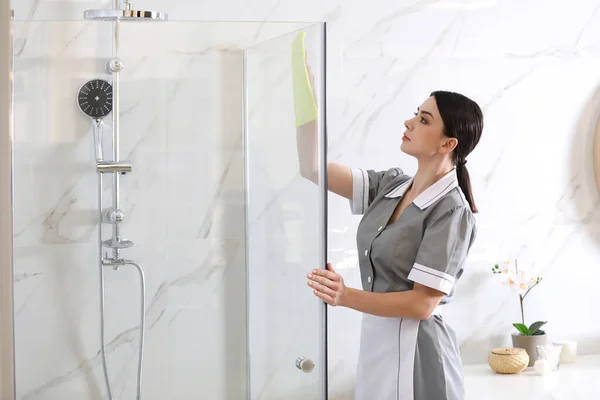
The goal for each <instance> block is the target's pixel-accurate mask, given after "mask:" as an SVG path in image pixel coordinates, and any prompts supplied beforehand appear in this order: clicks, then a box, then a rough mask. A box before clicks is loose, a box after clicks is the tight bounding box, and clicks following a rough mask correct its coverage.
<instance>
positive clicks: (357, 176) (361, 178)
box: [350, 169, 369, 215]
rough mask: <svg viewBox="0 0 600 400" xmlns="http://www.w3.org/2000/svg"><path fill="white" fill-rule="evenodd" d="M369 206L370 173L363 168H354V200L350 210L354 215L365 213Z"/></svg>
mask: <svg viewBox="0 0 600 400" xmlns="http://www.w3.org/2000/svg"><path fill="white" fill-rule="evenodd" d="M368 206H369V174H367V171H365V170H362V169H352V200H350V210H351V211H352V214H353V215H361V214H364V212H365V210H366V209H367V207H368Z"/></svg>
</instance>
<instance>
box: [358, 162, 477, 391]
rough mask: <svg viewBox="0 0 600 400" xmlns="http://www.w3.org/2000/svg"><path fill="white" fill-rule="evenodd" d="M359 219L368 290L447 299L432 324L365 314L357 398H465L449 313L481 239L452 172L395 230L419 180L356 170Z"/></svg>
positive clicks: (407, 212)
mask: <svg viewBox="0 0 600 400" xmlns="http://www.w3.org/2000/svg"><path fill="white" fill-rule="evenodd" d="M352 179H353V199H352V200H351V201H350V205H351V208H352V213H353V214H363V217H362V220H361V222H360V225H359V227H358V232H357V244H358V256H359V264H360V273H361V280H362V285H363V289H364V290H367V291H372V292H378V293H384V292H401V291H405V290H411V289H412V288H413V286H414V283H415V282H417V283H419V284H421V285H425V286H428V287H431V288H435V289H437V290H439V291H441V292H443V293H444V294H445V296H444V298H443V299H442V301H441V302H440V306H438V308H437V309H436V311H435V312H434V315H432V317H431V318H429V319H428V320H425V321H419V320H416V319H411V318H383V317H376V316H373V315H370V314H363V319H362V328H361V340H360V352H359V360H358V371H357V378H356V389H355V390H356V391H355V393H356V395H355V399H356V400H462V399H464V385H463V374H462V362H461V357H460V353H459V349H458V343H457V341H456V336H455V334H454V331H453V330H452V329H451V328H450V327H449V326H448V325H447V324H446V322H445V321H444V319H443V317H442V315H441V309H442V308H443V304H447V303H448V302H449V301H451V299H452V296H453V295H454V287H455V283H456V281H457V280H458V279H459V278H460V276H461V275H462V271H463V265H464V262H465V259H466V257H467V253H468V251H469V249H470V247H471V245H472V243H473V240H474V238H475V233H476V228H475V219H474V216H473V214H472V212H471V209H470V208H469V204H468V203H467V200H466V199H465V197H464V195H463V193H462V191H461V189H460V187H459V186H458V180H457V176H456V170H452V171H450V172H449V173H448V174H447V175H446V176H444V177H443V178H442V179H440V180H439V181H437V182H436V183H435V184H434V185H432V186H431V187H429V188H428V189H427V190H425V191H424V192H423V193H421V194H420V195H419V196H418V197H417V198H416V199H415V200H414V201H413V202H412V203H411V204H409V205H408V206H407V207H406V209H405V210H404V212H403V213H402V214H401V215H400V217H399V218H398V220H397V221H395V222H394V223H392V224H389V225H388V221H389V219H390V217H391V216H392V214H393V212H394V210H395V208H396V206H397V205H398V203H399V202H400V199H401V198H402V196H403V195H404V193H405V192H406V190H407V189H408V188H409V186H410V184H411V182H412V178H411V177H410V176H407V175H405V174H404V173H403V172H402V170H400V169H399V168H393V169H390V170H388V171H381V172H375V171H370V170H369V171H365V170H360V169H354V170H352Z"/></svg>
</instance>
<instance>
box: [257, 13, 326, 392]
mask: <svg viewBox="0 0 600 400" xmlns="http://www.w3.org/2000/svg"><path fill="white" fill-rule="evenodd" d="M322 28H323V25H320V24H318V25H313V26H310V27H308V28H305V29H303V31H304V32H306V38H305V45H306V51H307V57H308V60H309V62H310V64H311V67H312V69H313V72H314V74H315V78H316V87H317V89H316V90H317V92H318V91H319V89H318V88H320V87H321V78H322V77H323V75H322V73H321V71H322V68H323V59H322V54H323V49H324V42H323V40H324V37H323V34H322ZM296 36H297V33H291V34H288V35H285V36H283V37H279V38H276V39H273V40H270V41H268V42H265V43H262V44H260V45H257V46H255V47H253V48H251V49H248V50H247V51H246V57H245V60H246V91H247V92H246V99H247V103H246V104H247V109H246V113H247V114H246V115H247V126H246V135H247V136H246V151H247V154H246V155H247V160H246V168H247V171H246V173H247V181H248V187H247V190H248V199H247V202H248V203H247V205H248V208H247V218H248V225H247V233H248V234H247V246H248V250H247V257H248V259H247V268H248V294H249V296H248V298H249V322H248V323H249V355H250V360H249V365H250V394H251V395H250V398H251V399H261V400H263V399H265V400H266V399H289V400H292V399H324V398H326V397H325V386H326V385H325V382H326V372H327V368H326V363H325V359H326V357H325V356H326V354H325V353H326V352H325V350H324V335H325V323H324V321H325V315H324V314H325V308H324V306H323V303H322V302H321V301H320V300H318V299H317V298H316V297H315V296H314V295H313V294H312V292H311V290H310V288H309V287H308V286H307V285H306V282H307V279H306V274H307V273H308V272H309V271H310V270H311V269H313V268H319V267H322V266H323V265H324V256H323V254H324V246H325V228H324V218H323V215H324V209H325V208H324V207H325V203H324V198H325V190H326V188H325V185H324V184H323V180H321V181H320V184H319V185H315V184H313V183H312V182H309V181H308V180H306V179H303V178H302V177H301V176H300V172H299V171H300V168H299V163H298V156H297V149H296V125H295V115H294V99H293V91H292V68H291V56H292V42H293V40H294V39H295V38H296ZM318 97H319V98H321V96H320V95H319V96H318ZM321 109H322V107H321ZM321 121H322V119H321ZM320 134H321V137H320V145H319V149H318V153H319V156H320V157H319V158H320V161H321V164H320V167H322V165H324V164H323V158H324V156H323V154H324V152H323V148H324V146H323V137H324V136H323V129H321V130H320ZM320 172H323V171H322V168H321V171H320ZM299 357H302V358H304V359H306V360H307V363H310V362H312V363H314V364H315V367H314V369H313V370H312V371H311V372H310V373H305V372H303V371H301V370H300V369H298V368H297V365H296V360H297V359H298V358H299Z"/></svg>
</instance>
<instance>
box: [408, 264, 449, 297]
mask: <svg viewBox="0 0 600 400" xmlns="http://www.w3.org/2000/svg"><path fill="white" fill-rule="evenodd" d="M408 279H409V280H411V281H413V282H416V283H420V284H421V285H424V286H427V287H430V288H432V289H436V290H439V291H440V292H443V293H445V294H450V292H451V291H452V287H453V286H454V277H453V276H452V275H448V274H446V273H444V272H440V271H438V270H436V269H433V268H429V267H426V266H424V265H421V264H418V263H415V265H413V268H412V270H411V271H410V273H409V274H408Z"/></svg>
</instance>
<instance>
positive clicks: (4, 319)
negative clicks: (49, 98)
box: [0, 1, 328, 400]
mask: <svg viewBox="0 0 600 400" xmlns="http://www.w3.org/2000/svg"><path fill="white" fill-rule="evenodd" d="M13 17H14V11H13V10H11V6H10V1H3V2H0V77H2V78H0V93H3V94H4V96H0V124H1V125H2V127H1V129H0V399H2V400H14V399H16V371H15V346H14V345H15V337H14V304H13V290H14V286H13V285H14V281H13V210H14V203H13V169H14V160H13V141H14V140H13V139H14V138H13V126H12V125H13V90H12V86H13V77H12V70H13V69H12V65H13V51H12V49H13V38H12V29H13V21H12V19H13ZM319 24H320V25H321V27H320V28H321V34H322V39H323V48H322V53H321V57H322V66H321V71H320V72H322V74H321V76H322V77H323V81H322V83H321V85H320V86H319V90H318V92H319V93H318V97H320V99H321V104H320V107H319V118H320V123H319V126H320V129H321V130H322V132H323V133H322V135H320V143H319V146H320V148H321V149H326V148H327V140H326V138H327V135H326V132H327V131H326V129H327V124H326V111H325V110H326V80H325V73H324V71H326V59H327V58H326V48H327V46H326V31H327V29H326V23H324V22H320V23H319ZM245 57H246V56H245V52H244V64H245ZM244 67H245V65H244ZM244 71H245V68H244ZM244 88H245V86H244ZM117 101H118V100H117ZM117 112H118V110H117ZM246 112H247V108H246V98H245V93H244V116H243V118H244V124H246V122H247V121H246V118H247V114H246ZM246 135H247V134H244V136H243V140H244V141H246V140H247V138H246ZM244 147H245V143H244ZM326 153H327V152H326V151H322V152H321V156H320V157H319V182H320V185H319V186H321V190H320V194H319V199H318V201H319V212H320V219H321V224H322V226H321V229H322V231H323V232H324V235H323V238H322V240H321V242H322V243H320V247H319V259H320V261H322V266H323V267H325V265H326V263H327V235H326V232H327V214H326V210H327V190H326V189H327V188H326V185H327V183H326V182H327V168H326V165H327V154H326ZM244 159H245V164H246V165H247V162H248V153H247V149H246V148H245V150H244ZM247 172H248V171H247V169H246V171H245V174H247ZM246 177H247V176H246ZM247 182H248V181H247V180H246V185H247ZM323 188H324V189H325V190H322V189H323ZM246 196H247V189H246ZM6 210H10V212H8V213H7V212H5V211H6ZM245 222H246V224H247V223H248V221H247V220H246V221H245ZM247 304H248V303H247ZM247 307H248V305H247ZM320 322H321V324H322V325H321V329H322V331H321V332H322V337H321V340H320V344H321V348H320V349H319V351H320V356H321V357H320V359H319V360H318V361H317V362H319V364H320V365H321V368H322V370H321V371H322V372H321V375H322V376H321V377H320V378H319V382H320V388H319V391H320V392H321V393H322V397H321V398H322V399H327V398H328V379H327V378H328V376H327V375H328V373H327V372H328V371H327V370H328V368H327V306H326V304H325V303H324V302H322V303H321V309H320ZM249 335H250V332H249V331H247V335H246V336H247V340H249ZM249 359H250V354H249V353H248V352H247V364H248V366H249ZM293 361H294V360H291V362H293ZM299 373H302V372H300V371H299ZM247 374H248V375H247V396H248V397H247V398H248V399H250V396H251V394H252V392H251V391H250V382H251V379H250V374H251V370H250V369H248V370H247Z"/></svg>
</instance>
